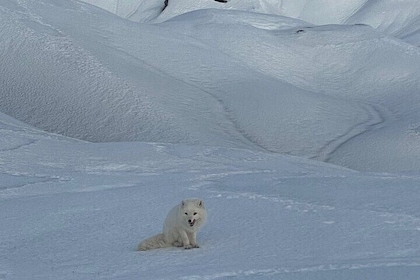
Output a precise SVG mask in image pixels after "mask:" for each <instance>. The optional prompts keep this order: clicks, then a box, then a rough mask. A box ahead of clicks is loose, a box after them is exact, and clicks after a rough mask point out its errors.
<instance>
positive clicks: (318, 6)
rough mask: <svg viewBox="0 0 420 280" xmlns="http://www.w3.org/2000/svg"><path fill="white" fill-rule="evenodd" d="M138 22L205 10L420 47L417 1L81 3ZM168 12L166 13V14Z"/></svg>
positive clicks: (153, 0)
mask: <svg viewBox="0 0 420 280" xmlns="http://www.w3.org/2000/svg"><path fill="white" fill-rule="evenodd" d="M81 1H84V2H86V3H90V4H93V5H96V6H98V7H101V8H103V9H105V10H108V11H110V12H112V13H115V14H117V15H118V16H121V17H123V18H127V19H129V20H133V21H136V22H150V21H165V20H168V19H170V18H172V17H174V16H178V15H180V14H183V13H186V12H191V11H194V10H201V9H206V8H207V9H209V8H211V9H228V10H240V11H251V12H257V13H264V14H273V15H282V16H287V17H291V18H296V19H301V20H304V21H307V22H311V23H313V24H317V25H320V24H321V25H322V24H355V23H363V24H367V25H370V26H372V27H374V28H375V29H377V30H379V31H381V32H385V33H387V34H389V35H392V36H396V37H398V38H401V39H404V40H406V41H408V42H410V43H413V44H416V45H420V6H419V5H418V2H417V0H405V1H399V0H228V1H227V2H226V3H220V2H216V1H211V0H170V1H168V6H167V7H165V5H164V1H161V0H125V1H120V0H101V1H98V0H81ZM163 9H164V11H163V12H162V10H163Z"/></svg>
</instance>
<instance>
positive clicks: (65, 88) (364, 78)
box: [0, 1, 420, 170]
mask: <svg viewBox="0 0 420 280" xmlns="http://www.w3.org/2000/svg"><path fill="white" fill-rule="evenodd" d="M6 3H9V4H7V5H6V4H2V7H3V8H2V9H1V13H2V16H1V19H0V20H1V22H2V26H3V28H2V30H1V33H0V36H1V49H2V50H3V51H4V55H3V56H2V57H1V60H2V61H1V64H0V65H1V66H0V67H1V68H0V72H1V73H2V75H1V80H0V83H1V88H2V94H1V101H2V102H1V107H0V109H1V110H2V111H3V112H4V113H6V114H9V115H11V116H13V117H16V118H17V119H19V120H22V121H24V122H27V123H29V124H31V125H34V126H36V127H39V128H41V129H44V130H47V131H50V132H54V133H59V134H63V135H66V136H70V137H73V138H78V139H83V140H88V141H94V142H104V141H105V142H109V141H146V142H166V143H186V144H201V145H216V146H225V147H242V148H251V149H258V150H268V151H274V152H280V153H290V154H293V155H299V156H306V157H310V158H317V159H320V160H325V161H327V160H330V161H331V162H335V163H339V164H343V165H345V166H349V167H352V168H356V169H357V168H359V169H369V170H373V169H375V168H377V167H378V166H380V165H375V166H376V167H375V168H374V167H372V168H371V167H369V166H371V165H372V164H371V163H372V159H375V161H376V160H378V159H380V161H381V162H391V164H387V165H384V166H381V167H380V169H378V170H412V169H416V168H417V167H418V164H417V163H416V162H420V161H418V160H417V159H418V158H419V148H418V145H416V144H414V143H415V141H411V140H410V139H411V138H413V137H416V134H412V133H409V132H410V131H412V129H413V127H414V128H415V127H416V124H417V123H418V122H419V113H418V110H417V106H416V104H418V102H419V100H418V99H419V97H418V94H417V91H418V89H419V88H420V86H419V79H418V77H420V70H419V68H418V65H419V60H420V55H419V50H418V48H416V47H413V46H411V45H408V44H405V43H403V42H401V41H399V40H396V39H393V38H391V37H388V36H387V35H384V34H383V33H380V32H377V31H375V30H373V29H371V28H369V27H367V26H364V25H327V26H314V25H311V24H308V23H306V22H303V21H301V20H297V19H292V18H289V17H282V16H278V15H266V14H256V13H251V12H244V11H233V10H232V11H231V10H214V9H213V10H201V11H195V12H191V13H187V14H183V15H180V16H178V17H176V18H173V19H172V20H170V21H167V22H165V23H161V24H157V25H139V24H136V23H133V22H129V21H126V20H124V19H121V18H118V17H114V16H112V15H110V14H109V13H106V12H104V11H102V10H99V9H94V8H93V7H92V6H90V5H87V4H81V3H78V2H75V1H41V2H40V1H20V2H13V1H12V2H6ZM12 3H14V4H12ZM171 3H172V5H176V3H177V2H175V1H174V2H171ZM179 3H181V2H179ZM182 3H184V2H182ZM214 4H215V5H216V4H217V5H219V4H221V3H218V2H215V3H214ZM233 4H234V2H233V1H231V2H229V5H233ZM243 4H244V5H245V2H244V3H243ZM167 9H168V11H171V8H170V6H168V7H167ZM167 9H165V12H166V11H167ZM172 9H175V8H174V7H172ZM175 10H177V9H175ZM178 11H180V10H179V9H178ZM379 126H380V127H381V128H382V131H381V133H386V135H387V137H394V136H396V135H394V132H395V131H396V130H394V129H393V128H392V127H391V126H395V127H399V128H401V127H402V130H403V131H404V133H403V134H401V131H398V132H397V133H396V134H397V135H398V137H399V138H400V140H401V141H404V142H406V143H412V144H411V145H407V146H406V147H399V150H398V151H397V150H395V149H391V151H390V153H386V154H385V155H384V157H385V161H383V160H382V159H381V156H382V152H380V151H381V150H383V149H388V148H389V147H388V146H389V145H388V143H384V142H383V141H381V140H380V141H377V140H378V139H377V137H376V136H375V133H376V132H377V131H378V130H374V128H378V127H379ZM384 130H385V132H383V131H384ZM388 130H389V131H388ZM365 131H372V133H373V136H372V138H365V139H364V141H363V143H365V144H363V145H357V147H356V148H352V149H351V152H350V154H351V156H347V154H348V153H347V152H343V153H341V154H340V156H338V155H339V154H338V153H335V152H336V150H337V149H338V148H339V147H340V148H341V147H342V146H343V144H344V143H347V142H349V140H352V139H353V138H354V137H355V136H357V135H359V134H361V133H363V132H365ZM372 141H373V142H374V143H375V147H377V149H371V146H372V145H371V143H372ZM391 148H392V147H391ZM401 148H402V150H400V149H401ZM407 150H409V151H410V152H408V151H407ZM413 151H414V152H413ZM394 153H395V154H394ZM354 154H355V155H360V156H362V157H363V156H364V155H366V159H363V160H362V162H364V163H365V165H363V166H358V162H356V161H355V160H354V157H353V155H354ZM372 154H373V155H372ZM401 154H407V155H408V156H407V157H403V156H400V155H401ZM390 155H391V156H390ZM395 156H396V157H399V156H400V158H401V160H402V161H403V163H401V164H398V166H395V165H394V164H392V162H394V161H391V160H390V159H391V158H393V157H395ZM405 158H406V160H405V161H404V159H405ZM358 159H360V158H358Z"/></svg>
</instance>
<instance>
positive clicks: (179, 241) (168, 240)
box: [137, 199, 207, 251]
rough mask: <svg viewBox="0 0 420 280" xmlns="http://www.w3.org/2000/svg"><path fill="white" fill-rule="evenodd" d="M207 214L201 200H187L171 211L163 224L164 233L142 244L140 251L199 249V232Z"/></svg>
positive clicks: (139, 246) (138, 248)
mask: <svg viewBox="0 0 420 280" xmlns="http://www.w3.org/2000/svg"><path fill="white" fill-rule="evenodd" d="M206 218H207V212H206V209H205V208H204V202H203V201H202V200H200V199H185V200H183V201H182V202H181V203H180V204H178V205H176V206H175V207H174V208H172V210H171V211H169V213H168V215H167V216H166V219H165V223H164V224H163V233H161V234H158V235H155V236H153V237H150V238H148V239H146V240H143V241H142V242H140V244H139V245H138V246H137V250H138V251H146V250H152V249H157V248H164V247H184V248H185V249H191V248H199V246H198V244H197V240H196V236H197V232H198V230H199V229H200V228H201V227H202V226H203V225H204V223H205V222H206Z"/></svg>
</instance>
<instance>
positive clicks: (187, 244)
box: [180, 231, 193, 249]
mask: <svg viewBox="0 0 420 280" xmlns="http://www.w3.org/2000/svg"><path fill="white" fill-rule="evenodd" d="M180 236H181V239H182V243H183V244H184V249H191V248H192V247H193V246H192V245H191V244H190V239H189V238H188V235H187V233H186V232H185V231H181V232H180Z"/></svg>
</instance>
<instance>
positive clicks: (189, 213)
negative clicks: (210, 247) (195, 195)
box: [180, 199, 207, 230]
mask: <svg viewBox="0 0 420 280" xmlns="http://www.w3.org/2000/svg"><path fill="white" fill-rule="evenodd" d="M180 210H181V211H180V214H181V216H182V221H183V223H184V225H185V226H186V227H187V228H190V229H191V230H195V229H198V228H200V227H201V226H202V225H203V224H204V223H205V221H206V218H207V213H206V209H205V208H204V202H203V201H202V200H200V199H186V200H183V201H182V202H181V209H180Z"/></svg>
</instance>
